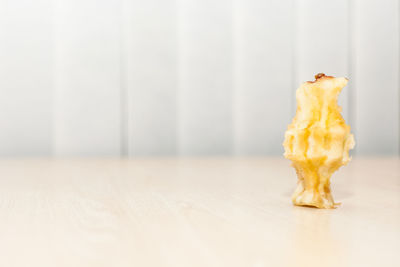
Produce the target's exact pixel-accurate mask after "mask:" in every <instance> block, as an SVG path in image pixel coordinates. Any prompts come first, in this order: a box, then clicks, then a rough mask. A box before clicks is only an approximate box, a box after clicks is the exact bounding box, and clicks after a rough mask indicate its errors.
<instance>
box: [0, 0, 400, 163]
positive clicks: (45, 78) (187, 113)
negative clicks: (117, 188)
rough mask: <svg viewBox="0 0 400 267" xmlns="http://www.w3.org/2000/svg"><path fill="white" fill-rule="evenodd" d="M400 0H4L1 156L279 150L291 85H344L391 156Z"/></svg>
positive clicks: (358, 129)
mask: <svg viewBox="0 0 400 267" xmlns="http://www.w3.org/2000/svg"><path fill="white" fill-rule="evenodd" d="M399 10H400V8H399V3H398V1H397V0H386V1H379V0H366V1H365V0H352V1H347V0H337V1H332V0H330V1H328V0H297V1H296V0H234V1H229V0H175V1H173V0H146V1H144V0H130V1H129V0H54V1H53V0H35V1H30V0H0V123H1V126H2V127H1V129H0V155H1V156H52V155H54V156H96V155H98V156H119V155H123V156H144V155H279V154H281V153H282V152H283V149H282V145H281V143H282V141H283V135H284V131H285V129H286V127H287V125H288V124H289V123H290V121H291V118H292V117H293V115H294V111H295V89H296V88H297V87H298V86H299V84H300V83H301V82H302V81H306V80H312V79H313V75H314V74H316V73H318V72H324V73H326V74H329V75H334V76H346V77H349V78H350V83H349V85H348V87H346V88H345V89H344V91H343V92H342V95H341V99H340V103H341V105H342V106H343V109H344V110H343V114H344V117H345V118H346V120H347V121H348V122H349V123H350V124H351V126H352V128H353V131H354V132H355V135H356V142H357V149H356V154H359V155H367V154H387V155H396V154H398V153H399V140H400V135H399V128H400V123H399V121H400V118H399V102H400V94H399V88H400V84H399V78H398V77H399V73H400V70H399V45H400V44H399V37H400V36H399V19H400V17H399Z"/></svg>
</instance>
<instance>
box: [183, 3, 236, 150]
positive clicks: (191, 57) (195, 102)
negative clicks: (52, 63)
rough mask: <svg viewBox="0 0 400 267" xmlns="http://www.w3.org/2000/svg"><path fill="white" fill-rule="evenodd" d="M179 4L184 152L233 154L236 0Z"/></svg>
mask: <svg viewBox="0 0 400 267" xmlns="http://www.w3.org/2000/svg"><path fill="white" fill-rule="evenodd" d="M178 3H179V5H178V7H179V44H178V48H179V63H178V64H179V93H178V96H179V103H178V105H179V109H178V111H179V124H178V127H179V135H178V138H179V152H180V153H181V154H182V155H203V154H209V155H213V154H230V153H231V152H232V143H233V136H232V135H233V118H232V101H233V97H232V95H233V90H232V87H233V84H232V78H233V77H232V74H233V73H232V63H233V62H232V58H233V50H232V1H229V0H221V1H213V0H181V1H179V2H178Z"/></svg>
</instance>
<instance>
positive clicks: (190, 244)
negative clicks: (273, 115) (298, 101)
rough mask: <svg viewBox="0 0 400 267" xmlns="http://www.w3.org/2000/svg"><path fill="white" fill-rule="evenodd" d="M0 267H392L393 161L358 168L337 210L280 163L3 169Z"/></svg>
mask: <svg viewBox="0 0 400 267" xmlns="http://www.w3.org/2000/svg"><path fill="white" fill-rule="evenodd" d="M0 172H1V174H2V179H0V236H1V239H0V251H1V252H2V256H1V257H0V265H1V266H40V267H44V266H78V267H79V266H96V267H98V266H320V263H321V261H323V262H324V266H378V265H379V266H380V265H382V264H383V265H384V266H399V264H400V259H399V257H398V247H399V245H400V178H399V177H400V175H399V174H400V160H399V159H398V158H386V159H378V158H374V159H372V158H371V159H355V160H354V161H353V162H351V163H350V164H349V166H347V167H345V168H343V169H342V170H340V171H339V172H338V173H336V174H335V175H334V177H333V194H334V197H335V200H336V201H339V202H342V206H340V207H339V208H338V209H336V210H318V209H312V208H302V207H294V206H292V205H291V203H290V195H291V193H292V190H293V189H294V186H295V183H296V176H295V173H294V171H293V169H292V168H290V167H289V162H288V161H286V160H283V159H275V158H252V159H251V158H243V159H239V158H238V159H228V158H214V159H172V158H171V159H168V158H165V159H136V160H113V159H102V160H89V159H87V160H83V159H75V160H2V161H1V162H0Z"/></svg>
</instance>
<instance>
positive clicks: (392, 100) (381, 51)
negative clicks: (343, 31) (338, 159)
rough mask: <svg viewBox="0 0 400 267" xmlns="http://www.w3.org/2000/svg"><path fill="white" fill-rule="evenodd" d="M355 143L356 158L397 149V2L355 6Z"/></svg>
mask: <svg viewBox="0 0 400 267" xmlns="http://www.w3.org/2000/svg"><path fill="white" fill-rule="evenodd" d="M354 7H355V9H354V13H355V14H354V16H355V34H356V38H355V40H356V43H355V46H354V47H355V51H354V63H355V76H356V88H357V90H356V94H355V107H356V113H355V114H356V129H355V130H356V142H357V152H358V153H359V154H373V153H378V154H392V155H395V154H397V153H398V149H399V121H400V118H399V2H398V1H396V0H387V1H376V0H367V1H361V0H357V1H356V2H355V6H354Z"/></svg>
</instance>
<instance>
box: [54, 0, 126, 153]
mask: <svg viewBox="0 0 400 267" xmlns="http://www.w3.org/2000/svg"><path fill="white" fill-rule="evenodd" d="M56 2H57V5H56V9H55V22H56V23H55V33H56V39H55V60H56V61H55V63H56V69H55V70H56V74H55V81H56V83H55V87H56V88H55V94H56V95H55V99H54V101H55V102H54V112H55V116H54V129H55V131H54V134H55V135H54V142H55V148H54V149H55V154H56V155H61V156H62V155H66V156H68V155H71V156H73V155H96V156H97V155H112V156H118V155H119V154H120V115H121V114H120V17H119V16H120V13H121V11H120V9H121V5H120V2H119V1H97V0H58V1H56Z"/></svg>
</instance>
